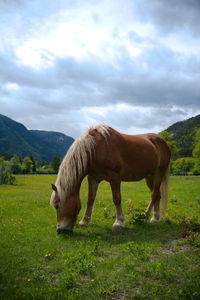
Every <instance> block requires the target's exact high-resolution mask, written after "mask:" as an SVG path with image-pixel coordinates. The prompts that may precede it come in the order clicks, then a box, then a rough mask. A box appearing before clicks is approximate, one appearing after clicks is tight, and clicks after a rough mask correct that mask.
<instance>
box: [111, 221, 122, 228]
mask: <svg viewBox="0 0 200 300" xmlns="http://www.w3.org/2000/svg"><path fill="white" fill-rule="evenodd" d="M122 228H123V222H122V221H119V220H118V221H116V222H115V223H114V224H113V229H114V230H120V229H122Z"/></svg>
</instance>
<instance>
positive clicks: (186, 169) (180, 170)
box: [172, 157, 196, 175]
mask: <svg viewBox="0 0 200 300" xmlns="http://www.w3.org/2000/svg"><path fill="white" fill-rule="evenodd" d="M195 165H196V159H195V158H192V157H183V158H178V159H177V160H175V161H174V162H173V163H172V174H173V175H193V171H192V170H193V169H194V167H195Z"/></svg>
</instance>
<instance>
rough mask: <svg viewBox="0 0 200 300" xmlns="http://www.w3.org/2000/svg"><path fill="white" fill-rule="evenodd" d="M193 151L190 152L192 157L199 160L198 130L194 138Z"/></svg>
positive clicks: (199, 142)
mask: <svg viewBox="0 0 200 300" xmlns="http://www.w3.org/2000/svg"><path fill="white" fill-rule="evenodd" d="M194 141H195V143H194V149H193V151H192V156H193V157H195V158H197V159H199V160H200V128H198V129H197V131H196V134H195V137H194Z"/></svg>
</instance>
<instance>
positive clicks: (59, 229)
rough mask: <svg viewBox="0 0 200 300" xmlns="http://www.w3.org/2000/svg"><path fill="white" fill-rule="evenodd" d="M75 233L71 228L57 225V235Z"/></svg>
mask: <svg viewBox="0 0 200 300" xmlns="http://www.w3.org/2000/svg"><path fill="white" fill-rule="evenodd" d="M72 232H73V229H72V228H70V227H64V228H62V227H60V226H59V225H57V233H58V234H70V233H72Z"/></svg>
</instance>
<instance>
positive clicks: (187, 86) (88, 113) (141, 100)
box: [0, 0, 200, 138]
mask: <svg viewBox="0 0 200 300" xmlns="http://www.w3.org/2000/svg"><path fill="white" fill-rule="evenodd" d="M0 37H1V38H0V114H3V115H6V116H8V117H10V118H12V119H14V120H16V121H18V122H20V123H22V124H24V125H25V126H26V127H27V128H28V129H39V130H48V131H59V132H62V133H65V134H66V135H69V136H72V137H73V138H77V137H78V136H79V135H80V134H81V133H82V132H83V131H84V130H86V129H87V128H88V127H90V126H93V125H95V124H99V123H105V124H108V125H110V126H112V127H114V128H115V129H117V130H119V131H121V132H124V133H128V134H140V133H145V132H160V131H162V130H164V129H166V128H167V127H169V126H170V125H172V124H173V123H175V122H177V121H182V120H185V119H187V118H190V117H192V116H196V115H197V114H199V113H200V0H190V1H188V0H167V1H166V0H151V1H150V0H99V1H96V0H56V1H55V0H43V1H41V0H0Z"/></svg>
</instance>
